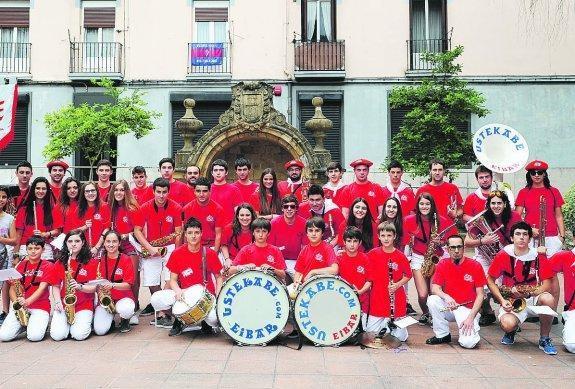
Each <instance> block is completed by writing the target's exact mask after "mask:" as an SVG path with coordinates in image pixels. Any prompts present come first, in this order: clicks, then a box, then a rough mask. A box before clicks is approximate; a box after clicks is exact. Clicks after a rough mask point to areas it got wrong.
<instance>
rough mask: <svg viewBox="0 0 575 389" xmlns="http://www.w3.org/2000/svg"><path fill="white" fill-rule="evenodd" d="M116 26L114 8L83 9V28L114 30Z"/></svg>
mask: <svg viewBox="0 0 575 389" xmlns="http://www.w3.org/2000/svg"><path fill="white" fill-rule="evenodd" d="M115 26H116V8H114V7H105V8H104V7H102V8H84V27H85V28H109V27H111V28H114V27H115Z"/></svg>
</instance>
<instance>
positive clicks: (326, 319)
mask: <svg viewBox="0 0 575 389" xmlns="http://www.w3.org/2000/svg"><path fill="white" fill-rule="evenodd" d="M294 316H295V320H296V322H297V324H298V326H299V328H300V331H301V333H302V334H303V335H304V336H305V337H306V338H307V339H309V340H310V341H311V342H313V343H314V344H315V345H316V346H338V345H340V344H342V343H343V342H345V341H346V340H348V339H349V338H351V337H352V336H353V335H354V334H355V333H356V331H357V329H358V327H359V322H360V319H361V307H360V303H359V298H358V296H357V292H356V291H355V289H354V288H353V286H351V285H350V284H349V283H347V282H346V281H345V280H343V279H342V278H340V277H337V276H328V275H319V276H315V277H312V278H310V279H309V280H308V281H307V282H305V283H304V284H303V285H302V287H301V290H300V291H299V293H298V295H297V297H296V299H295V302H294Z"/></svg>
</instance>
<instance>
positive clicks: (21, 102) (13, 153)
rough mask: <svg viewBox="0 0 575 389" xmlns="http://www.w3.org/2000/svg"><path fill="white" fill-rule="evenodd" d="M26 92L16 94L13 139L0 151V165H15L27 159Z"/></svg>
mask: <svg viewBox="0 0 575 389" xmlns="http://www.w3.org/2000/svg"><path fill="white" fill-rule="evenodd" d="M29 102H30V98H29V96H28V95H27V94H25V95H19V96H18V106H17V107H16V117H15V120H16V122H15V124H14V139H12V142H10V143H9V144H8V147H6V148H5V149H4V150H2V151H1V152H0V165H2V166H16V165H18V164H19V163H20V162H22V161H24V160H27V159H28V104H29Z"/></svg>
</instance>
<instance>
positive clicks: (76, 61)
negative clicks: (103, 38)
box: [70, 42, 124, 80]
mask: <svg viewBox="0 0 575 389" xmlns="http://www.w3.org/2000/svg"><path fill="white" fill-rule="evenodd" d="M102 77H106V78H109V79H111V80H121V79H123V78H124V75H123V74H122V44H121V43H115V42H70V78H71V79H72V80H89V79H91V78H102Z"/></svg>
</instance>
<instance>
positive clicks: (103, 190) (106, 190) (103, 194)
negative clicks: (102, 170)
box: [97, 184, 112, 203]
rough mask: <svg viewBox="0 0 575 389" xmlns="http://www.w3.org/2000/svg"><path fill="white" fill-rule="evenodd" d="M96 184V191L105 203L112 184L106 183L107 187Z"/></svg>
mask: <svg viewBox="0 0 575 389" xmlns="http://www.w3.org/2000/svg"><path fill="white" fill-rule="evenodd" d="M97 186H98V193H99V194H100V199H101V200H102V201H103V202H105V203H107V202H108V195H109V194H110V190H111V189H112V185H111V184H110V185H108V187H107V188H102V187H101V186H100V185H97Z"/></svg>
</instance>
